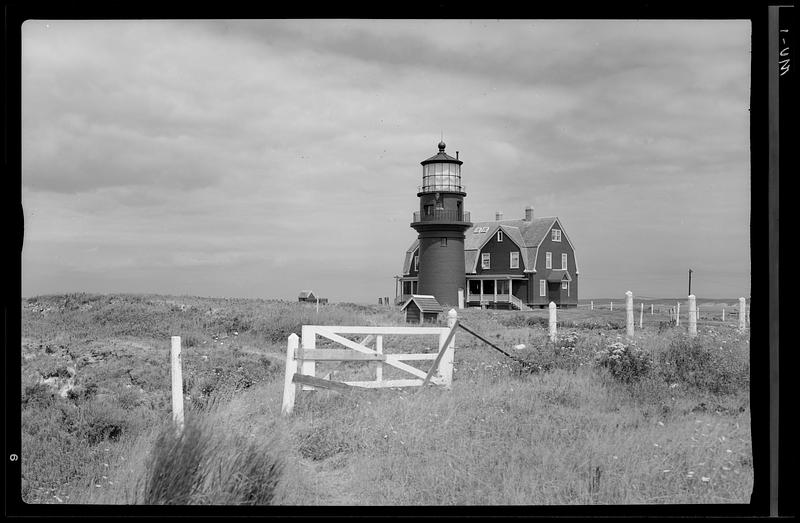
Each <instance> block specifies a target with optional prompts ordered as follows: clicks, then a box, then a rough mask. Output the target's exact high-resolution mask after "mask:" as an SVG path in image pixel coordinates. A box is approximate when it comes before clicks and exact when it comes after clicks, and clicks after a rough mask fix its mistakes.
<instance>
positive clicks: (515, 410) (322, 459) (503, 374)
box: [21, 294, 753, 505]
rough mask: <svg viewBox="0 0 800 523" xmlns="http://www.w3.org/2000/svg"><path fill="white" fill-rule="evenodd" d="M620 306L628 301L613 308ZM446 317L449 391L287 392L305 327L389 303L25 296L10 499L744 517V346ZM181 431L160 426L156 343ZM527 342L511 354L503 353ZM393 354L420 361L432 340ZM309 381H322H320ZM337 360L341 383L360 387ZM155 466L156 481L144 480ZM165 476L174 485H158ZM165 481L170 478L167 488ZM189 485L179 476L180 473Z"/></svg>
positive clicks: (722, 338)
mask: <svg viewBox="0 0 800 523" xmlns="http://www.w3.org/2000/svg"><path fill="white" fill-rule="evenodd" d="M620 305H622V302H620ZM614 307H615V309H614V311H608V310H594V311H589V310H586V309H585V308H581V309H577V310H563V311H561V310H560V311H559V324H560V326H559V341H557V342H556V343H550V342H549V341H548V338H547V325H546V321H547V311H530V312H529V311H526V312H519V311H516V312H515V311H490V310H486V311H482V310H465V311H460V312H459V318H460V320H461V321H462V322H463V323H465V324H466V325H468V326H469V327H471V328H472V329H473V330H476V331H477V332H480V333H481V334H482V335H484V336H486V337H487V338H489V339H491V340H493V341H494V342H495V343H496V344H497V345H499V346H501V347H503V348H504V349H505V350H508V351H510V352H513V353H514V354H515V355H516V356H517V357H519V358H521V359H523V360H526V361H528V362H529V363H531V365H525V366H521V365H519V364H517V363H514V362H513V361H512V360H509V359H508V358H506V357H505V356H503V355H502V354H500V353H498V352H496V351H494V350H492V349H491V348H489V347H488V346H487V345H485V344H483V343H482V342H480V341H479V340H477V339H475V338H473V337H471V336H469V335H468V334H467V333H465V332H463V331H461V332H459V333H458V335H457V337H456V355H455V370H454V380H453V386H452V389H451V390H443V389H440V388H438V387H428V388H426V389H403V390H381V391H365V392H358V393H354V394H347V395H341V394H336V393H333V392H327V391H303V392H298V395H297V403H296V406H295V412H294V415H293V416H291V417H281V416H280V415H279V413H280V405H281V395H282V390H283V358H284V354H285V349H286V338H287V336H288V335H289V334H290V333H292V332H296V333H298V334H299V332H300V326H301V325H303V324H329V325H402V324H403V323H402V316H401V314H400V313H399V311H398V310H397V309H394V308H389V307H380V306H363V305H355V304H329V305H327V306H324V307H320V312H319V313H318V314H317V313H316V310H315V307H314V306H313V305H311V306H309V305H305V304H300V303H293V302H280V301H269V300H246V299H229V300H226V299H212V298H196V297H177V296H151V295H146V296H143V295H88V294H73V295H66V296H65V295H60V296H40V297H36V298H29V299H25V300H23V325H22V334H23V339H22V347H21V348H22V357H23V365H22V380H23V390H22V422H23V424H22V441H23V453H22V460H21V461H22V469H23V492H22V496H23V499H24V500H25V501H26V502H29V503H103V504H114V503H198V504H203V503H210V504H264V503H273V504H286V505H315V504H317V505H331V504H347V505H351V504H352V505H358V504H368V505H381V504H389V505H393V504H398V505H418V504H423V505H464V504H480V505H483V504H523V505H553V504H567V505H571V504H618V503H624V504H639V503H647V504H661V503H747V502H749V499H750V494H751V491H752V484H753V466H752V451H751V445H750V406H749V383H750V381H749V375H750V373H749V334H747V333H744V334H741V333H738V332H737V331H736V329H735V325H736V320H735V318H731V320H730V321H729V322H727V323H726V324H722V323H721V322H719V321H717V322H715V323H713V324H711V323H708V324H704V323H703V322H701V323H700V325H699V329H698V330H699V335H698V336H697V337H696V338H689V337H687V336H686V334H685V331H684V328H685V327H684V326H683V324H682V325H681V327H675V326H674V325H672V324H671V323H670V322H669V318H668V317H667V316H666V315H653V316H650V315H649V314H648V313H647V312H646V313H645V315H644V318H643V319H644V328H643V329H641V330H640V329H638V320H639V317H638V314H637V315H636V322H637V332H636V335H635V336H634V339H633V340H627V339H626V338H625V336H624V334H625V329H624V325H625V324H624V321H625V312H624V310H621V307H620V310H617V304H616V303H615V306H614ZM172 335H180V336H181V337H182V340H183V376H184V392H185V397H186V408H187V430H186V431H185V433H184V434H185V436H184V438H183V439H181V440H176V439H175V438H174V436H173V435H172V429H171V426H170V390H169V387H170V377H169V346H170V336H172ZM518 344H524V345H525V348H524V349H522V350H514V349H512V348H511V347H513V346H514V345H518ZM386 345H387V349H386V350H387V352H400V351H413V352H418V351H425V350H430V349H431V348H430V347H427V346H426V342H425V341H419V342H417V343H415V344H413V345H409V344H404V345H403V346H398V345H396V343H395V342H393V340H390V339H387V342H386ZM318 365H319V370H318V375H319V374H321V373H323V372H326V369H325V367H324V366H323V365H321V364H318ZM370 365H371V364H369V363H361V362H354V363H347V364H343V365H339V366H338V367H337V368H336V371H337V374H336V377H337V379H338V378H341V379H355V378H357V377H367V379H369V376H370V375H371V373H372V372H374V371H373V370H372V369H371V367H370ZM159 471H161V472H159ZM170 474H173V475H172V476H171V475H170ZM169 478H172V479H169ZM178 478H182V479H178Z"/></svg>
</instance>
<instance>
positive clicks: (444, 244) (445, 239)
mask: <svg viewBox="0 0 800 523" xmlns="http://www.w3.org/2000/svg"><path fill="white" fill-rule="evenodd" d="M439 245H441V246H442V247H447V238H446V237H444V238H440V241H439Z"/></svg>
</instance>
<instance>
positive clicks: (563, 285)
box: [561, 281, 567, 290]
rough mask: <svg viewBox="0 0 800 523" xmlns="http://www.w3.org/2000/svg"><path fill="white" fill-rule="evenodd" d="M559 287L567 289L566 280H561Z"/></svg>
mask: <svg viewBox="0 0 800 523" xmlns="http://www.w3.org/2000/svg"><path fill="white" fill-rule="evenodd" d="M561 288H562V289H564V290H567V282H565V281H562V282H561Z"/></svg>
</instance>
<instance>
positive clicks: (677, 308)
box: [675, 302, 681, 327]
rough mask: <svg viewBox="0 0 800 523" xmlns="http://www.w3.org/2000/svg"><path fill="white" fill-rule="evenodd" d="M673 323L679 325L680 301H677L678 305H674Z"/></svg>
mask: <svg viewBox="0 0 800 523" xmlns="http://www.w3.org/2000/svg"><path fill="white" fill-rule="evenodd" d="M675 325H677V326H679V327H680V325H681V302H678V306H677V307H675Z"/></svg>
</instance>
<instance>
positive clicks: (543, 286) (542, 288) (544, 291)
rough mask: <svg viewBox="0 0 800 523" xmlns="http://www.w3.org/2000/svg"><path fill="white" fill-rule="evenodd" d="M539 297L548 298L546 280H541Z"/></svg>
mask: <svg viewBox="0 0 800 523" xmlns="http://www.w3.org/2000/svg"><path fill="white" fill-rule="evenodd" d="M539 296H547V283H545V281H544V279H541V280H539Z"/></svg>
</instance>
